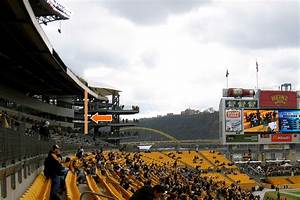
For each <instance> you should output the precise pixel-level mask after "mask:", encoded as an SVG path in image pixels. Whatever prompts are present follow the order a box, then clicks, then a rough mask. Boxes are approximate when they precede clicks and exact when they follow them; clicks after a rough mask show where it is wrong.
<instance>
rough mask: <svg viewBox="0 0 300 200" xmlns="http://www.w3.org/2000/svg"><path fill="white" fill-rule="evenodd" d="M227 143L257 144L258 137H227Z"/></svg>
mask: <svg viewBox="0 0 300 200" xmlns="http://www.w3.org/2000/svg"><path fill="white" fill-rule="evenodd" d="M226 142H227V143H254V142H255V143H257V142H258V135H226Z"/></svg>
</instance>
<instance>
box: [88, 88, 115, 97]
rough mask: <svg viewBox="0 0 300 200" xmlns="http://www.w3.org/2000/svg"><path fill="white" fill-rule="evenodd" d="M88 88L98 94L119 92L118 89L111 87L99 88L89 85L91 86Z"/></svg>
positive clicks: (105, 94) (107, 94)
mask: <svg viewBox="0 0 300 200" xmlns="http://www.w3.org/2000/svg"><path fill="white" fill-rule="evenodd" d="M90 88H91V90H93V91H94V92H96V93H97V94H98V95H104V96H109V95H114V94H118V93H119V92H121V91H120V90H117V89H112V88H100V87H91V86H90Z"/></svg>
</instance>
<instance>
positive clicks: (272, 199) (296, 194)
mask: <svg viewBox="0 0 300 200" xmlns="http://www.w3.org/2000/svg"><path fill="white" fill-rule="evenodd" d="M276 199H277V192H275V191H274V192H266V194H265V196H264V200H276ZM280 199H286V200H299V199H300V190H299V189H298V190H282V191H280Z"/></svg>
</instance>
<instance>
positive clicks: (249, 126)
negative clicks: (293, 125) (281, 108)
mask: <svg viewBox="0 0 300 200" xmlns="http://www.w3.org/2000/svg"><path fill="white" fill-rule="evenodd" d="M243 114H244V118H243V122H244V133H278V132H279V120H278V110H260V109H255V110H244V111H243Z"/></svg>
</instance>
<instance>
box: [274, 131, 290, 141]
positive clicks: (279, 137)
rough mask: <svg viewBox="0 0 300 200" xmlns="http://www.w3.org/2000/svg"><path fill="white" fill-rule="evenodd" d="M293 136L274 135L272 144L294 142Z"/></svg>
mask: <svg viewBox="0 0 300 200" xmlns="http://www.w3.org/2000/svg"><path fill="white" fill-rule="evenodd" d="M292 139H293V135H292V134H287V133H286V134H273V135H272V137H271V141H272V142H292Z"/></svg>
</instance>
